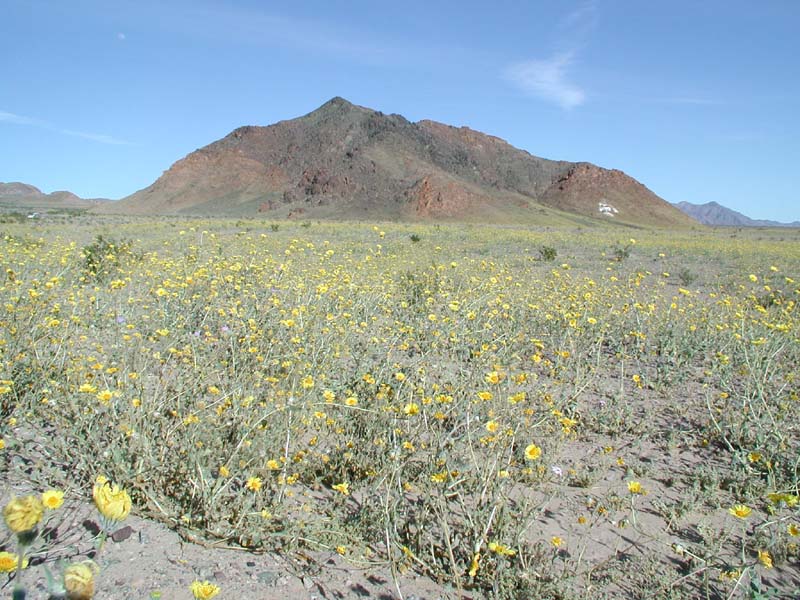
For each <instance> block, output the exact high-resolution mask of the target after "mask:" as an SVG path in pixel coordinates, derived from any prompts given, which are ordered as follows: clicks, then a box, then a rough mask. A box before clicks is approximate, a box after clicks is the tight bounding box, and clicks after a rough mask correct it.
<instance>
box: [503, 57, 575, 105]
mask: <svg viewBox="0 0 800 600" xmlns="http://www.w3.org/2000/svg"><path fill="white" fill-rule="evenodd" d="M572 61H573V58H572V54H571V53H568V54H556V55H555V56H552V57H550V58H547V59H544V60H528V61H525V62H520V63H516V64H513V65H511V66H509V67H507V68H506V70H505V77H506V79H508V80H509V81H511V82H512V83H513V84H514V85H516V86H517V87H518V88H520V89H521V90H522V91H524V92H525V93H528V94H531V95H533V96H537V97H539V98H542V99H543V100H547V101H550V102H555V103H556V104H558V105H559V106H560V107H561V108H564V109H570V108H574V107H576V106H580V105H581V104H583V103H584V102H585V100H586V94H585V93H584V91H583V90H582V89H581V88H580V87H578V86H577V85H576V84H574V83H572V82H571V81H569V78H568V69H569V66H570V65H571V64H572Z"/></svg>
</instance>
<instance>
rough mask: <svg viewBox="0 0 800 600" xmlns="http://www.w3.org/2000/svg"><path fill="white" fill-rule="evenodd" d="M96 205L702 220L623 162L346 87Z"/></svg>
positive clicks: (126, 209)
mask: <svg viewBox="0 0 800 600" xmlns="http://www.w3.org/2000/svg"><path fill="white" fill-rule="evenodd" d="M97 210H98V211H100V212H115V213H131V214H169V213H183V214H212V215H213V214H225V215H248V214H250V215H252V214H256V213H264V214H265V215H269V216H275V217H298V216H302V218H337V219H364V218H367V219H370V220H395V219H398V220H432V219H452V220H480V221H488V222H520V221H524V222H549V223H554V222H572V223H575V222H587V223H588V222H589V221H586V219H585V218H586V217H591V218H594V219H604V220H607V221H621V222H626V223H632V224H637V225H657V226H683V227H686V226H692V225H697V223H696V222H695V221H693V220H692V219H690V218H689V217H687V216H686V215H684V214H683V213H681V212H680V211H679V210H677V209H676V208H674V207H673V206H672V205H670V204H669V203H668V202H666V201H664V200H662V199H661V198H659V197H658V196H656V195H655V194H654V193H653V192H651V191H650V190H648V189H647V188H646V187H644V186H643V185H641V184H640V183H638V182H637V181H635V180H634V179H632V178H631V177H629V176H627V175H625V174H624V173H622V172H621V171H616V170H608V169H603V168H600V167H597V166H595V165H592V164H589V163H570V162H565V161H555V160H547V159H544V158H538V157H536V156H532V155H530V154H529V153H527V152H525V151H524V150H519V149H517V148H514V147H513V146H511V145H510V144H508V143H507V142H505V141H503V140H501V139H500V138H497V137H493V136H490V135H486V134H484V133H480V132H478V131H473V130H472V129H469V128H467V127H451V126H449V125H444V124H442V123H437V122H435V121H427V120H424V121H419V122H417V123H412V122H409V121H408V120H406V119H405V118H403V117H402V116H400V115H385V114H383V113H381V112H378V111H375V110H371V109H369V108H364V107H361V106H356V105H354V104H351V103H350V102H348V101H347V100H344V99H342V98H333V99H332V100H330V101H328V102H326V103H325V104H323V105H322V106H321V107H320V108H318V109H317V110H315V111H313V112H311V113H309V114H307V115H305V116H302V117H299V118H296V119H291V120H288V121H281V122H279V123H276V124H274V125H270V126H268V127H255V126H247V127H240V128H238V129H236V130H235V131H233V132H231V133H230V134H229V135H227V136H225V137H224V138H222V139H221V140H218V141H216V142H213V143H212V144H209V145H208V146H205V147H204V148H201V149H199V150H197V151H195V152H192V153H191V154H189V155H188V156H186V157H185V158H183V159H181V160H179V161H178V162H176V163H175V164H173V165H172V166H171V167H170V168H169V169H168V170H167V171H166V172H165V173H164V174H163V175H162V176H161V177H160V178H159V179H158V180H157V181H155V182H154V183H153V184H152V185H150V186H149V187H147V188H145V189H143V190H140V191H138V192H136V193H135V194H132V195H131V196H128V197H127V198H123V199H122V200H120V201H119V202H115V203H113V204H109V205H105V206H102V207H99V208H98V209H97Z"/></svg>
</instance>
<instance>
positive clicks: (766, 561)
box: [758, 550, 772, 569]
mask: <svg viewBox="0 0 800 600" xmlns="http://www.w3.org/2000/svg"><path fill="white" fill-rule="evenodd" d="M758 562H760V563H761V564H762V565H764V567H765V568H767V569H771V568H772V557H771V556H770V554H769V552H768V551H767V550H759V551H758Z"/></svg>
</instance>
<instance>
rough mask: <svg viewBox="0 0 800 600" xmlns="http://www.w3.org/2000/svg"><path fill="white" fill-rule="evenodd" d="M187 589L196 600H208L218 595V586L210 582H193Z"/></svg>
mask: <svg viewBox="0 0 800 600" xmlns="http://www.w3.org/2000/svg"><path fill="white" fill-rule="evenodd" d="M189 589H190V590H191V592H192V594H194V597H195V598H197V600H209V598H213V597H214V596H216V595H217V594H219V586H217V585H214V584H213V583H211V582H210V581H195V582H193V583H192V585H191V586H190V587H189Z"/></svg>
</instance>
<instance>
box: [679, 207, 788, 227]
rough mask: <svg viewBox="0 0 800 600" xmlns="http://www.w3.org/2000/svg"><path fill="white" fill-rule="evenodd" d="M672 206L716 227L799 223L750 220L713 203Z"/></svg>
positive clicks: (705, 223) (783, 225) (784, 225)
mask: <svg viewBox="0 0 800 600" xmlns="http://www.w3.org/2000/svg"><path fill="white" fill-rule="evenodd" d="M674 206H676V207H677V208H678V209H679V210H681V211H683V212H684V213H685V214H687V215H689V216H690V217H692V218H693V219H695V220H697V221H698V222H700V223H702V224H703V225H710V226H718V227H800V221H793V222H791V223H783V222H781V221H772V220H769V219H751V218H750V217H748V216H746V215H744V214H742V213H740V212H738V211H735V210H733V209H732V208H728V207H727V206H723V205H722V204H719V203H718V202H714V201H712V202H706V203H705V204H693V203H691V202H685V201H684V202H676V203H675V204H674Z"/></svg>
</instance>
